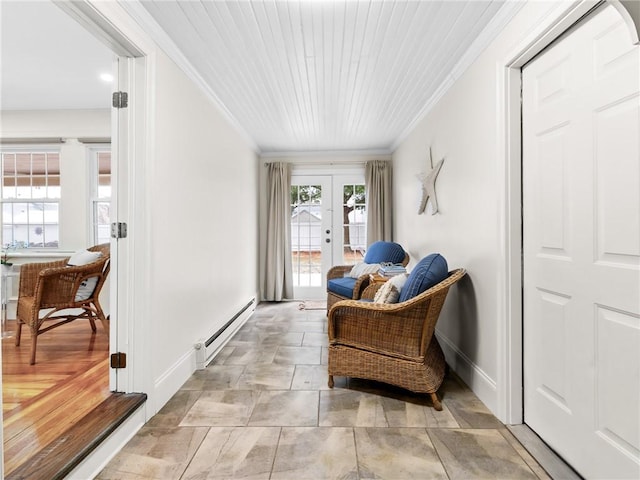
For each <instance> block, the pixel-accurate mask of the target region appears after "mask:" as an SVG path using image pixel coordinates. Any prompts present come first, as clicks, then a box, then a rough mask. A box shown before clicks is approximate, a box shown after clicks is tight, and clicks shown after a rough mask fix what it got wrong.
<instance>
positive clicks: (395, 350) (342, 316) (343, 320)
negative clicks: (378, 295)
mask: <svg viewBox="0 0 640 480" xmlns="http://www.w3.org/2000/svg"><path fill="white" fill-rule="evenodd" d="M464 274H465V272H464V270H463V269H457V270H454V271H452V272H450V275H449V277H448V278H447V279H446V280H444V281H442V282H440V283H438V284H437V285H435V286H433V287H431V288H430V289H429V290H427V291H425V292H423V293H421V294H420V295H416V296H415V297H414V298H411V299H409V300H407V301H405V302H402V303H390V304H381V303H371V302H361V301H354V300H342V301H339V302H336V303H335V304H334V305H333V306H332V307H331V309H330V310H329V315H328V327H329V343H330V344H331V343H334V344H335V343H342V344H345V345H351V346H354V347H356V348H362V349H365V350H370V351H375V352H379V353H383V354H386V355H394V356H397V357H401V358H412V359H416V358H417V359H419V358H423V357H424V355H425V354H426V350H427V347H428V345H429V342H430V341H431V337H432V336H433V332H434V330H435V326H436V322H437V320H438V316H439V314H440V310H441V308H442V305H443V304H444V301H445V298H446V296H447V292H448V291H449V287H450V286H451V285H453V284H454V283H455V282H457V281H458V280H459V279H460V278H462V276H464Z"/></svg>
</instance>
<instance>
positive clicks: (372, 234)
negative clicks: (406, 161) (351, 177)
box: [365, 160, 393, 245]
mask: <svg viewBox="0 0 640 480" xmlns="http://www.w3.org/2000/svg"><path fill="white" fill-rule="evenodd" d="M391 173H392V172H391V162H390V161H386V160H372V161H369V162H367V163H366V166H365V185H366V189H367V244H368V245H371V244H372V243H373V242H377V241H378V240H384V241H391V240H392V233H393V232H392V217H391V212H392V192H391V181H392V176H391Z"/></svg>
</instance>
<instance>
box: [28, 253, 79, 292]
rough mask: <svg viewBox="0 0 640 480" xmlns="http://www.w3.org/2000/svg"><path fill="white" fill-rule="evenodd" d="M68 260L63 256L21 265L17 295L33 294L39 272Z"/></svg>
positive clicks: (60, 265) (65, 262)
mask: <svg viewBox="0 0 640 480" xmlns="http://www.w3.org/2000/svg"><path fill="white" fill-rule="evenodd" d="M68 260H69V259H68V258H65V259H64V260H56V261H55V262H41V263H25V264H24V265H21V266H20V283H19V287H18V292H19V293H18V295H20V296H26V297H31V296H33V295H34V293H35V290H36V284H37V283H38V278H39V277H40V272H41V271H43V270H47V269H51V268H60V267H64V266H65V265H66V264H67V261H68Z"/></svg>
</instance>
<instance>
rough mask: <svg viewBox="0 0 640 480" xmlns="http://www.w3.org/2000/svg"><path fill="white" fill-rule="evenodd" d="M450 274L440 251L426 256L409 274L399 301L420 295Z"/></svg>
mask: <svg viewBox="0 0 640 480" xmlns="http://www.w3.org/2000/svg"><path fill="white" fill-rule="evenodd" d="M448 276H449V267H448V265H447V261H446V260H445V258H444V257H443V256H442V255H440V254H439V253H432V254H431V255H428V256H426V257H424V258H423V259H422V260H420V262H418V264H417V265H416V266H415V268H414V269H413V270H412V271H411V274H409V278H407V283H405V284H404V287H402V291H401V292H400V298H399V299H398V302H404V301H406V300H409V299H410V298H413V297H415V296H416V295H420V294H421V293H422V292H424V291H426V290H428V289H430V288H431V287H433V286H434V285H436V284H438V283H440V282H441V281H443V280H444V279H445V278H447V277H448Z"/></svg>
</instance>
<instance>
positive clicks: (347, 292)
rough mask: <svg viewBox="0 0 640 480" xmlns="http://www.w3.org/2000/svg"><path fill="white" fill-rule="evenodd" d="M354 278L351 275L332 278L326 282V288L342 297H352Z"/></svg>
mask: <svg viewBox="0 0 640 480" xmlns="http://www.w3.org/2000/svg"><path fill="white" fill-rule="evenodd" d="M356 280H357V279H355V278H353V277H340V278H332V279H331V280H329V281H328V282H327V289H328V290H329V291H331V292H334V293H337V294H338V295H341V296H343V297H346V298H352V297H353V287H354V286H355V285H356Z"/></svg>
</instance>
